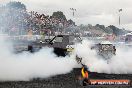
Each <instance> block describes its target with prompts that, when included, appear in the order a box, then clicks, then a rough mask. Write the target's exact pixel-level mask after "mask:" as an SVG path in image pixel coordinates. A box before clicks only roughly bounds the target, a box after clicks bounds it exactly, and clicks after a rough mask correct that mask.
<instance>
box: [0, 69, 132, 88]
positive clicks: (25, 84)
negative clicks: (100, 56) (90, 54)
mask: <svg viewBox="0 0 132 88" xmlns="http://www.w3.org/2000/svg"><path fill="white" fill-rule="evenodd" d="M79 76H80V69H74V70H73V71H72V72H70V73H68V74H63V75H57V76H54V77H51V78H46V79H42V78H35V79H32V80H31V81H8V82H0V88H132V86H131V85H121V86H117V85H89V86H86V87H83V86H82V85H81V83H80V81H79V80H78V77H79ZM89 76H90V78H91V79H129V80H132V74H103V73H95V72H90V73H89Z"/></svg>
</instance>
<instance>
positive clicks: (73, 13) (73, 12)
mask: <svg viewBox="0 0 132 88" xmlns="http://www.w3.org/2000/svg"><path fill="white" fill-rule="evenodd" d="M70 10H71V11H72V15H73V17H74V16H75V11H76V9H74V8H70Z"/></svg>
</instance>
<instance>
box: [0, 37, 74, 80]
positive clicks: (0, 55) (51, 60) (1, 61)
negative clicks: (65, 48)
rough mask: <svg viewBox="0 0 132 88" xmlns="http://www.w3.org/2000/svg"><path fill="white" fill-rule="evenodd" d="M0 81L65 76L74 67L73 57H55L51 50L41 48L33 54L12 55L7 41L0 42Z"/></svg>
mask: <svg viewBox="0 0 132 88" xmlns="http://www.w3.org/2000/svg"><path fill="white" fill-rule="evenodd" d="M0 48H1V49H0V81H10V80H11V81H12V80H24V81H28V80H30V79H32V78H36V77H40V78H47V77H50V76H54V75H58V74H66V73H68V72H70V71H71V70H72V69H73V68H74V67H75V66H76V61H75V60H74V55H73V56H71V57H57V56H56V55H55V54H54V53H53V49H52V48H47V47H45V48H43V49H41V50H40V51H39V52H36V53H34V54H32V53H29V52H23V53H21V54H13V53H12V52H11V51H12V47H11V46H10V44H9V43H8V42H7V41H4V39H1V41H0Z"/></svg>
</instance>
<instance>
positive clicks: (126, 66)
mask: <svg viewBox="0 0 132 88" xmlns="http://www.w3.org/2000/svg"><path fill="white" fill-rule="evenodd" d="M91 45H92V43H90V42H88V41H87V40H84V41H83V42H82V44H78V45H77V46H76V51H75V52H76V53H77V54H78V56H80V57H82V59H83V60H82V62H83V64H85V65H87V66H88V67H89V70H90V71H92V72H99V73H109V74H110V73H115V74H127V73H132V69H131V67H132V59H131V57H132V54H131V52H132V50H131V49H130V48H127V47H117V52H116V56H114V57H113V58H111V59H110V60H109V63H108V62H107V61H106V60H104V59H102V58H99V56H97V54H96V52H95V51H94V50H91V49H90V47H91Z"/></svg>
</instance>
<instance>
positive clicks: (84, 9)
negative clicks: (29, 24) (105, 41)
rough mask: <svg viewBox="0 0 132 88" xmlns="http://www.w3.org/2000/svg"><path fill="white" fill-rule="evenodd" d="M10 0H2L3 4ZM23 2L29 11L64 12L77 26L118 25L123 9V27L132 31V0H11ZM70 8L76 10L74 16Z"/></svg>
mask: <svg viewBox="0 0 132 88" xmlns="http://www.w3.org/2000/svg"><path fill="white" fill-rule="evenodd" d="M9 1H10V0H0V2H1V3H6V2H9ZM11 1H21V2H22V3H24V4H25V5H26V6H27V9H28V11H31V10H35V11H38V12H39V13H45V14H46V15H51V14H52V12H54V11H63V12H64V14H65V15H66V17H67V19H73V20H74V21H75V22H76V24H92V25H95V24H103V25H106V26H107V25H115V26H119V25H118V16H119V13H118V10H119V9H120V8H121V9H123V11H122V12H121V26H120V27H123V28H126V29H129V30H132V0H11ZM70 8H75V9H77V11H76V12H75V16H74V17H73V16H72V11H71V10H70Z"/></svg>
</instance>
